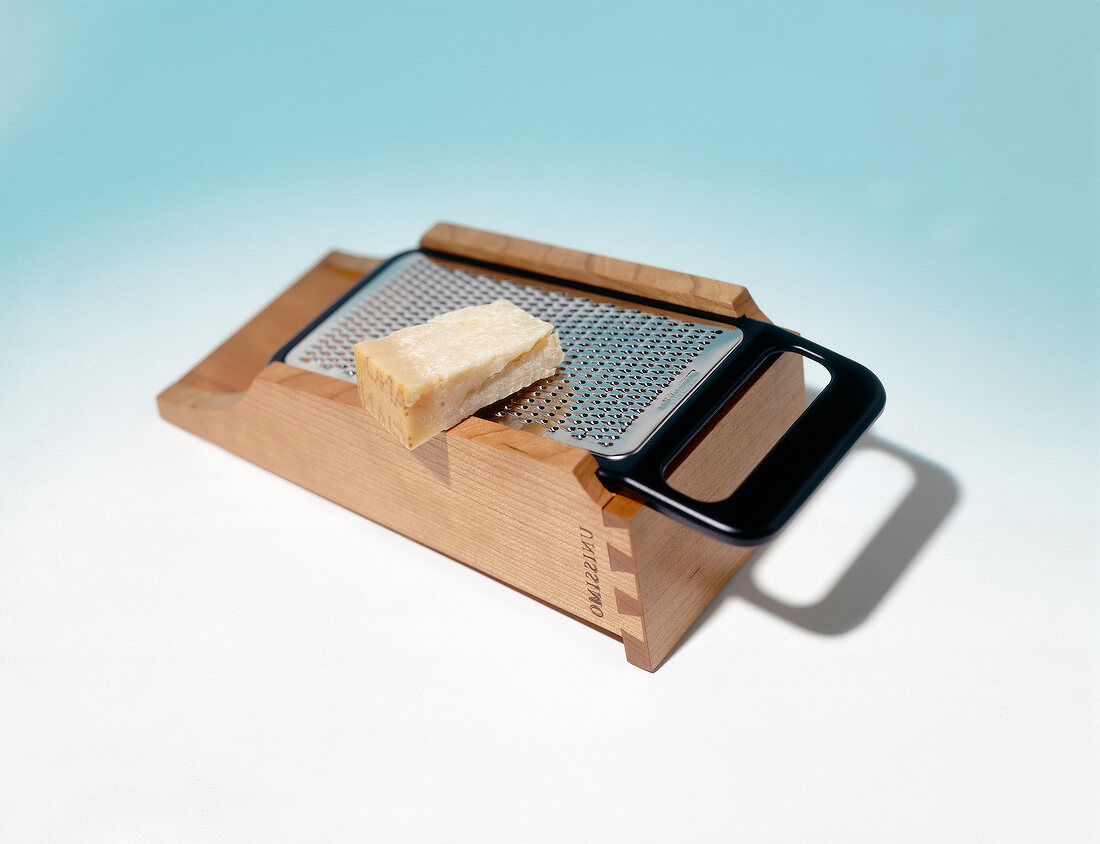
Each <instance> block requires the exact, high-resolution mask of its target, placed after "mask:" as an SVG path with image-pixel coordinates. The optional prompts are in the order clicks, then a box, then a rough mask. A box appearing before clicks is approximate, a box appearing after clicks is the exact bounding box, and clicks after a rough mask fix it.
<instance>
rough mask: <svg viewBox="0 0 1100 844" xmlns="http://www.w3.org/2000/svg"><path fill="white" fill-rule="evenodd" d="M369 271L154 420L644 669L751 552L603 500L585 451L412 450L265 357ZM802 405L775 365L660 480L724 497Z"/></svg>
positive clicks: (616, 280) (545, 445) (748, 306)
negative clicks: (380, 528) (584, 630)
mask: <svg viewBox="0 0 1100 844" xmlns="http://www.w3.org/2000/svg"><path fill="white" fill-rule="evenodd" d="M421 246H422V247H425V248H429V249H434V250H437V251H441V252H446V253H449V254H452V255H455V256H460V257H465V258H472V259H477V260H482V261H489V262H492V263H496V264H501V265H504V266H509V267H514V268H516V269H522V270H528V271H532V272H539V273H543V274H546V275H551V276H555V277H558V278H563V279H567V280H569V281H575V282H582V283H586V284H589V285H593V286H597V287H600V288H603V289H605V290H607V291H610V292H614V293H626V294H631V295H636V296H643V297H647V298H649V299H653V300H657V301H660V302H667V303H669V304H670V305H672V306H679V307H688V308H694V309H697V310H701V311H707V312H711V313H717V314H724V315H727V316H749V317H752V318H754V319H759V320H764V319H766V318H765V317H764V315H763V314H762V313H761V312H760V310H759V309H758V308H757V307H756V304H755V303H754V302H753V300H752V298H751V296H750V295H749V293H748V291H747V290H745V288H744V287H740V286H738V285H733V284H726V283H723V282H719V281H714V280H712V279H707V278H699V277H697V276H691V275H686V274H684V273H677V272H673V271H670V270H662V269H657V268H654V267H648V266H644V265H641V264H634V263H630V262H627V261H620V260H615V259H612V258H605V257H601V256H598V255H592V254H588V253H584V252H576V251H573V250H568V249H562V248H559V247H553V246H547V245H545V244H540V243H534V242H532V241H526V240H519V239H517V238H511V237H505V236H502V235H497V234H492V233H489V232H484V231H479V230H476V229H470V228H465V227H460V226H455V225H451V224H446V223H441V224H439V225H436V226H435V227H433V228H432V229H431V230H430V231H429V232H428V233H427V234H425V235H424V237H423V238H422V239H421ZM378 263H379V262H378V261H377V260H376V259H373V258H364V257H357V256H354V255H350V254H346V253H343V252H332V253H330V254H329V255H327V256H326V257H325V258H323V259H322V260H321V261H320V262H319V263H318V264H317V265H316V266H315V267H314V268H313V269H311V270H310V271H309V272H307V273H306V274H305V275H304V276H302V277H301V278H300V279H298V281H296V282H295V283H294V284H293V285H291V286H290V287H289V288H288V289H287V290H286V291H285V292H284V293H283V294H282V295H280V296H279V297H278V298H277V299H275V300H274V301H273V302H272V303H271V304H269V305H268V306H267V307H266V308H264V309H263V310H262V311H260V312H259V313H258V314H257V315H256V316H255V317H253V318H252V319H251V320H250V321H249V322H248V323H247V324H246V325H244V326H243V327H242V328H241V329H240V330H239V331H237V333H235V334H234V335H233V336H232V337H230V338H229V339H227V340H226V341H225V342H224V343H222V345H221V346H219V347H218V348H217V349H215V350H214V351H213V352H212V353H211V354H210V355H209V356H207V357H206V358H205V359H204V360H203V361H201V362H200V363H199V364H198V365H197V366H195V367H194V368H193V369H192V370H191V371H190V372H188V373H187V374H186V375H184V376H183V377H182V378H181V379H180V380H179V381H177V382H176V383H175V384H173V385H172V386H170V387H168V388H167V389H166V390H164V391H163V392H162V393H161V394H160V395H159V396H158V397H157V405H158V407H159V409H160V414H161V416H162V417H164V418H165V419H166V420H168V421H169V422H172V423H173V424H175V425H178V426H180V427H181V428H184V429H186V430H188V431H191V432H192V433H195V434H197V435H199V436H200V437H203V438H204V439H207V440H210V441H211V442H214V443H216V444H218V445H220V446H222V447H223V448H225V449H227V450H229V451H231V452H233V453H234V454H237V455H239V456H241V457H243V458H245V459H246V460H250V461H251V462H253V463H256V464H257V465H259V466H263V467H264V468H266V469H268V470H270V471H272V472H274V473H275V474H277V475H280V476H282V477H284V478H287V479H288V480H291V481H293V482H294V483H297V484H299V485H301V486H303V487H305V488H307V489H310V490H312V491H314V492H316V493H318V494H319V495H323V496H324V497H325V498H328V499H330V500H332V501H334V502H336V503H338V504H341V505H343V506H344V507H347V508H349V509H351V510H354V511H355V512H357V513H360V514H362V515H363V516H366V517H367V518H369V519H372V520H374V521H376V522H379V523H380V524H383V525H385V526H387V527H389V528H391V529H393V530H396V531H398V532H400V533H402V534H404V535H405V536H408V537H410V538H411V539H414V540H416V541H418V542H421V543H423V544H425V545H427V546H429V547H431V548H434V549H436V550H437V551H439V552H441V553H443V554H446V555H448V556H450V557H452V558H454V559H456V560H458V561H460V562H462V563H465V564H466V565H468V566H471V567H473V568H475V569H478V570H479V571H482V572H484V573H485V574H488V575H489V576H491V577H493V578H496V579H497V580H499V581H501V582H503V583H506V584H508V585H510V586H513V587H515V588H516V589H519V590H521V591H523V592H525V593H527V594H528V595H530V596H532V597H534V598H537V599H539V600H540V601H542V602H544V603H546V604H549V605H550V606H553V607H555V608H557V609H559V610H562V611H563V612H566V613H568V614H570V615H572V616H574V617H575V618H577V619H579V620H581V621H584V622H585V623H587V624H589V625H590V626H592V627H595V628H597V629H599V630H601V631H604V632H606V633H608V634H610V635H612V636H614V637H616V638H619V639H621V640H622V642H623V644H624V645H625V648H626V658H627V660H629V661H630V662H631V663H632V664H634V665H637V666H640V667H641V668H645V669H647V670H650V671H652V670H653V669H655V668H656V667H657V665H658V664H659V663H660V662H661V660H662V659H664V658H665V656H667V655H668V653H669V652H670V651H671V650H672V648H673V646H674V645H675V644H676V642H677V641H678V640H679V639H680V637H681V636H683V634H684V633H685V632H686V631H687V629H688V628H689V627H690V626H691V624H692V622H693V621H694V620H695V619H696V618H697V617H698V616H699V614H700V613H701V612H702V611H703V609H704V608H705V607H706V606H707V604H708V603H709V602H710V601H711V599H713V598H714V596H715V595H716V594H717V593H718V591H719V590H720V589H721V588H722V586H723V584H724V583H725V582H726V581H727V580H728V579H729V577H730V576H731V575H732V574H733V573H734V572H735V571H736V570H737V569H738V567H740V566H741V565H742V564H743V563H744V562H745V560H746V559H748V557H749V555H750V554H751V553H752V550H753V549H752V548H744V547H735V546H732V545H727V544H724V543H721V542H718V541H716V540H714V539H711V538H709V537H706V536H704V535H703V534H701V533H698V532H696V531H694V530H692V529H691V528H689V527H686V526H684V525H682V524H680V523H679V522H676V521H673V520H672V519H669V518H667V517H665V516H663V515H661V514H659V513H657V512H656V511H654V510H651V509H649V508H647V507H645V506H643V505H642V504H640V503H638V502H637V501H634V500H632V499H630V498H626V497H624V496H622V495H617V494H613V493H611V492H609V491H608V490H607V489H605V488H604V486H603V485H602V484H601V483H600V481H599V479H598V478H597V477H596V461H595V459H594V458H593V457H592V455H591V454H590V453H589V452H588V451H586V450H584V449H581V448H577V447H574V446H569V445H565V444H563V443H559V442H555V441H553V440H549V439H546V438H544V437H540V436H538V435H536V434H532V433H528V432H525V431H519V430H515V429H512V428H508V427H505V426H503V425H500V424H498V423H496V422H492V421H489V420H486V419H480V418H477V417H471V418H469V419H466V420H465V421H463V422H462V423H460V424H459V425H457V426H456V427H454V428H452V429H451V430H450V431H447V432H445V433H444V434H442V435H440V436H438V437H435V438H434V439H433V440H431V441H429V442H428V443H425V444H424V445H423V446H421V447H420V448H418V449H416V451H415V452H410V451H408V450H406V449H405V447H404V446H402V445H401V444H399V443H398V442H397V441H396V440H395V439H394V438H393V436H392V435H390V434H388V433H387V432H386V431H385V430H383V429H382V428H381V427H380V426H379V425H378V424H377V423H376V422H375V421H374V418H373V417H372V416H371V415H370V413H368V412H367V411H365V410H364V409H363V408H362V407H361V406H360V404H359V400H358V396H357V394H356V388H355V385H354V384H350V383H348V382H345V381H341V380H337V379H335V378H330V377H328V376H324V375H319V374H315V373H311V372H306V371H304V370H301V369H297V368H295V367H292V366H288V365H286V364H282V363H270V364H269V363H268V360H269V359H270V357H271V356H272V354H274V353H275V351H276V350H278V349H279V348H280V347H281V346H282V345H283V344H284V343H286V342H287V340H289V339H290V338H291V337H293V336H294V335H295V334H296V333H297V332H298V331H299V330H301V328H302V327H303V326H304V325H306V324H307V323H308V322H309V321H310V320H311V319H313V317H315V316H316V315H317V314H318V313H320V312H321V311H322V310H324V309H325V308H326V307H327V306H328V305H330V304H331V303H332V302H333V301H335V300H336V299H337V298H338V297H339V296H340V295H341V294H343V293H344V292H345V291H347V290H348V289H349V288H350V287H351V286H352V285H354V284H355V283H356V282H357V281H358V280H359V279H360V278H362V276H364V275H365V274H366V273H368V272H369V271H370V270H371V269H372V268H373V267H375V266H376V265H377V264H378ZM804 408H805V389H804V384H803V376H802V358H801V357H800V356H798V355H795V354H785V355H783V356H781V357H780V358H778V359H777V360H776V361H775V362H774V363H772V364H771V365H770V366H769V367H768V368H767V369H766V370H764V371H762V372H761V373H760V374H758V375H757V376H756V377H755V378H754V379H753V380H752V381H751V382H750V384H749V385H748V386H747V387H746V388H745V389H743V390H742V391H741V393H740V394H739V395H738V396H735V398H734V399H733V400H732V401H731V403H730V404H729V405H728V406H727V407H726V408H725V409H724V410H723V412H722V413H721V414H720V415H719V416H718V417H716V419H715V421H714V423H713V424H712V425H711V426H710V428H709V430H708V432H707V434H706V435H705V437H703V438H702V439H700V440H699V441H698V442H697V443H696V444H695V445H694V446H693V447H692V449H691V450H690V452H689V453H688V454H687V455H686V456H685V457H683V458H682V459H681V460H680V462H679V464H678V466H677V467H676V468H675V469H674V471H673V472H672V474H671V475H670V482H671V483H672V484H673V485H674V486H676V487H677V488H679V489H680V490H681V491H683V492H686V493H689V494H691V495H693V496H696V497H699V498H707V497H709V498H711V499H714V498H719V497H724V494H726V493H728V492H729V491H730V490H731V489H732V488H733V487H735V486H736V485H737V484H738V483H739V482H740V480H741V479H743V478H744V477H745V476H746V475H747V474H748V472H749V471H750V470H751V469H752V467H753V466H754V465H755V464H756V463H757V462H758V461H759V460H760V458H761V457H763V455H764V454H766V453H767V451H768V450H769V449H770V448H771V446H772V445H773V444H774V443H775V442H776V440H777V439H778V438H779V437H780V436H781V435H782V434H783V432H784V431H786V429H787V427H788V426H789V425H790V424H791V423H792V422H793V421H794V420H795V419H796V418H797V417H798V416H799V414H801V412H802V410H803V409H804ZM535 491H537V494H535ZM409 623H410V624H415V623H416V622H415V619H410V621H409Z"/></svg>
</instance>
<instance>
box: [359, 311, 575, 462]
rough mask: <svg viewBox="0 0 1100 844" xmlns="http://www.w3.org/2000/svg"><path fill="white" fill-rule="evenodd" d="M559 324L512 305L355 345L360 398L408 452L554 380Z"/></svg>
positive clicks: (445, 317) (449, 316)
mask: <svg viewBox="0 0 1100 844" xmlns="http://www.w3.org/2000/svg"><path fill="white" fill-rule="evenodd" d="M562 359H563V354H562V349H561V341H560V340H559V339H558V335H557V334H556V333H555V332H554V326H552V325H551V324H550V323H548V322H543V321H542V320H541V319H537V318H536V317H533V316H531V315H530V314H529V313H527V312H526V311H524V310H523V309H522V308H517V307H516V306H515V305H513V304H512V303H511V302H509V301H508V300H506V299H499V300H497V301H496V302H493V303H492V304H490V305H477V306H474V307H469V308H461V309H460V310H457V311H451V312H450V313H446V314H441V315H440V316H437V317H435V318H434V319H432V320H429V321H428V322H426V323H423V324H422V325H413V326H409V327H408V328H402V329H401V330H400V331H395V332H394V333H393V334H390V335H389V336H387V337H383V338H381V339H379V340H364V341H363V342H361V343H357V344H356V346H355V375H356V381H357V382H358V385H359V400H360V401H361V402H362V404H363V406H364V407H365V408H367V409H368V410H369V411H371V413H373V414H374V416H375V418H376V419H377V420H378V421H379V422H380V423H381V424H382V425H383V427H385V428H386V429H387V430H388V431H390V432H391V433H392V434H394V435H395V436H396V437H397V438H398V439H399V440H400V441H401V442H402V443H404V444H405V446H406V447H408V448H416V447H417V446H418V445H420V444H421V443H423V442H425V441H427V440H429V439H431V438H432V437H434V436H435V435H436V434H438V433H439V432H440V431H444V430H446V429H447V428H450V427H453V426H454V425H456V424H458V423H459V422H461V421H462V420H463V419H465V418H466V417H467V416H469V415H471V414H472V413H475V412H476V411H478V410H480V409H481V408H483V407H485V406H486V405H489V404H492V403H493V402H495V401H499V400H500V399H502V398H504V397H505V396H509V395H511V394H512V393H514V392H516V391H517V390H520V389H522V388H524V387H526V386H529V385H530V384H533V383H534V382H535V381H538V380H540V379H542V378H549V377H550V376H551V375H553V374H554V372H555V371H556V369H557V367H558V365H559V364H561V362H562Z"/></svg>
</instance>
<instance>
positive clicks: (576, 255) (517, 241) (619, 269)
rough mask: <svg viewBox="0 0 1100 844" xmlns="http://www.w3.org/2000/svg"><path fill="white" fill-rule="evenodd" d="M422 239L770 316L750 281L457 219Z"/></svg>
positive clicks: (640, 292)
mask: <svg viewBox="0 0 1100 844" xmlns="http://www.w3.org/2000/svg"><path fill="white" fill-rule="evenodd" d="M420 245H421V246H422V247H424V248H425V249H435V250H438V251H439V252H446V253H448V254H450V255H459V256H461V257H464V258H473V259H474V260H477V261H488V262H490V263H494V264H503V265H504V266H508V267H516V268H517V269H521V270H528V271H530V272H538V273H543V274H545V275H549V276H554V277H555V278H564V279H567V280H569V281H578V282H582V283H584V284H591V285H594V286H596V287H602V288H603V289H604V290H610V291H614V292H616V293H627V294H630V295H632V296H645V297H647V298H656V299H657V300H658V301H661V302H668V303H669V304H671V305H679V306H681V307H685V308H695V309H697V310H701V311H709V312H711V313H716V314H723V315H724V316H747V317H750V318H752V319H765V317H764V315H763V314H762V313H761V312H760V309H759V308H758V307H757V306H756V303H755V302H754V301H753V300H752V296H750V295H749V291H748V290H746V289H745V288H744V287H742V286H741V285H739V284H727V283H726V282H722V281H715V280H714V279H712V278H705V277H703V276H696V275H689V274H688V273H681V272H676V271H675V270H665V269H660V268H658V267H650V266H647V265H646V264H636V263H633V262H631V261H622V260H619V259H618V258H608V257H606V256H604V255H593V254H592V253H590V252H578V251H577V250H575V249H566V248H564V247H561V246H550V245H549V244H546V243H538V242H536V241H533V240H524V239H522V238H518V237H510V236H508V235H503V234H497V233H496V232H488V231H484V230H482V229H474V228H470V227H468V226H459V225H456V224H454V223H436V224H435V225H434V226H432V228H431V229H429V231H428V232H427V233H426V234H425V235H424V236H423V237H422V238H421V239H420Z"/></svg>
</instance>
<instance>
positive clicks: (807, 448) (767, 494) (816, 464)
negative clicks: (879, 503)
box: [597, 319, 886, 545]
mask: <svg viewBox="0 0 1100 844" xmlns="http://www.w3.org/2000/svg"><path fill="white" fill-rule="evenodd" d="M737 325H738V327H740V328H741V330H742V331H744V332H745V338H744V339H743V340H742V341H741V344H740V346H739V347H738V348H737V349H736V350H735V351H734V353H733V354H732V355H730V357H728V358H727V359H726V360H725V361H723V363H722V364H720V365H719V367H718V368H717V369H716V370H715V371H714V372H713V373H711V375H710V376H709V377H708V378H707V379H706V380H705V382H704V383H703V385H702V386H701V387H700V388H699V389H698V390H697V391H696V392H695V393H693V394H692V395H691V396H690V397H689V398H688V399H687V400H686V401H685V402H684V404H683V405H681V406H680V407H679V408H677V410H676V412H675V413H674V414H673V415H672V416H671V417H670V418H669V419H668V420H666V421H665V423H664V424H663V425H662V426H661V427H660V428H659V429H658V430H657V431H656V432H655V433H654V434H653V436H652V437H651V438H650V439H649V440H648V441H647V442H646V443H645V445H643V446H642V448H640V449H639V450H638V451H636V452H634V453H633V454H630V455H627V456H626V457H622V458H605V459H602V460H599V461H598V462H599V469H598V470H597V474H598V476H599V477H600V479H601V480H602V481H603V483H604V485H605V486H607V487H608V488H609V489H612V490H615V491H618V492H622V493H623V494H625V495H630V496H632V497H634V498H638V499H641V500H642V501H643V502H645V503H646V504H647V505H649V506H650V507H653V508H654V509H655V510H658V511H659V512H661V513H664V514H665V515H667V516H671V517H672V518H674V519H677V520H679V521H681V522H684V523H685V524H687V525H690V526H691V527H693V528H695V529H696V530H701V531H703V532H704V533H707V534H709V535H711V536H713V537H715V538H716V539H720V540H722V541H723V542H728V543H730V544H732V545H758V544H760V543H761V542H766V541H767V540H768V539H770V538H771V537H772V536H774V535H775V534H776V533H777V532H778V531H779V529H780V528H782V527H783V525H785V524H786V523H787V521H788V520H789V519H790V518H791V516H793V515H794V514H795V511H796V510H798V508H799V507H800V506H802V504H803V503H804V502H805V501H806V499H807V498H809V497H810V495H811V494H812V493H813V491H814V490H815V489H817V487H818V485H820V484H821V482H822V481H823V480H824V479H825V476H826V475H828V474H829V472H830V471H832V469H833V468H834V467H835V466H836V464H837V463H839V462H840V460H841V458H842V457H844V455H845V454H846V453H847V452H848V450H849V449H850V448H851V447H852V446H853V445H854V444H855V442H856V440H858V439H859V437H860V435H861V434H863V432H864V431H866V430H867V429H868V428H869V427H870V426H871V423H872V422H874V421H875V418H876V417H877V416H878V415H879V413H880V412H881V411H882V408H883V406H884V405H885V403H886V391H885V390H884V389H883V386H882V383H881V382H880V381H879V380H878V378H876V377H875V375H874V374H873V373H872V372H871V371H870V370H869V369H867V368H866V367H864V366H861V365H860V364H858V363H856V362H855V361H853V360H849V359H848V358H845V357H842V356H841V355H838V354H836V353H835V352H831V351H829V350H828V349H825V348H822V347H821V346H819V345H817V344H816V343H812V342H810V341H809V340H805V339H803V338H802V337H799V336H798V335H797V334H792V333H791V332H789V331H784V330H783V329H782V328H778V327H776V326H774V325H772V324H771V323H765V322H757V321H756V320H750V319H740V320H737ZM783 352H797V353H798V354H800V355H803V356H805V357H807V358H810V359H811V360H815V361H817V362H818V363H820V364H822V365H823V366H824V367H825V368H826V369H828V370H829V373H830V375H831V376H832V378H831V380H830V381H829V384H828V386H827V387H825V389H824V390H823V391H822V392H821V394H820V395H819V396H818V397H817V398H816V399H814V401H813V403H811V405H810V406H809V407H808V408H807V409H806V410H805V411H804V412H803V413H802V415H801V416H800V417H799V418H798V419H797V420H796V421H795V423H794V424H793V425H791V427H790V428H789V429H788V430H787V432H786V433H785V434H784V435H783V436H782V437H781V438H780V440H779V442H777V443H776V444H775V445H774V446H772V449H771V451H769V452H768V453H767V454H766V455H765V456H764V459H763V460H761V461H760V462H759V463H758V464H757V465H756V468H754V469H753V470H752V472H750V473H749V475H748V477H746V478H745V480H744V481H742V482H741V485H740V486H738V487H737V489H736V490H734V492H733V493H732V494H731V495H730V496H729V497H728V498H726V499H724V500H722V501H697V500H696V499H694V498H691V497H690V496H688V495H685V494H684V493H682V492H678V491H676V490H674V489H673V488H672V487H670V486H669V485H668V483H667V482H666V481H665V476H666V474H667V473H668V467H669V464H670V463H671V462H672V461H673V460H674V459H675V458H676V456H677V455H678V454H679V453H680V452H681V451H682V450H683V449H684V448H685V447H686V446H687V445H688V444H689V443H690V442H691V441H692V440H693V439H694V438H695V436H696V435H697V434H698V433H699V432H700V431H701V430H702V429H703V428H704V427H705V426H706V424H707V423H708V422H709V421H710V419H711V418H712V417H714V415H715V414H717V413H718V411H719V410H721V409H722V408H723V407H724V406H725V404H726V402H728V401H729V399H730V398H731V397H732V396H733V395H734V393H736V392H737V391H738V390H739V389H740V388H741V387H742V386H743V385H744V384H745V382H746V381H748V379H749V378H751V377H752V375H753V373H754V372H756V371H757V370H758V369H759V368H760V367H761V366H762V365H763V364H764V363H765V362H766V361H768V360H769V359H770V358H772V357H774V356H776V355H779V354H781V353H783Z"/></svg>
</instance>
